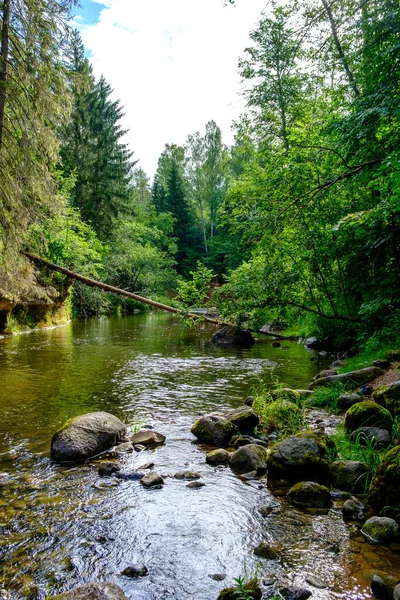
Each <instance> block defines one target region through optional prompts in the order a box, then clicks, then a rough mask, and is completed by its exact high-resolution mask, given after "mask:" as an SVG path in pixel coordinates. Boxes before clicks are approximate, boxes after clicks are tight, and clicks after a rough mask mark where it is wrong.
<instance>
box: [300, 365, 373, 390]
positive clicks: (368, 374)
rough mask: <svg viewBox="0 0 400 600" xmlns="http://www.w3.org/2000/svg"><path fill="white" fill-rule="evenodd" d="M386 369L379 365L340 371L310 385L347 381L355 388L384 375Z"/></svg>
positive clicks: (316, 385) (311, 387)
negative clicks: (344, 371) (347, 371)
mask: <svg viewBox="0 0 400 600" xmlns="http://www.w3.org/2000/svg"><path fill="white" fill-rule="evenodd" d="M384 374H385V371H384V370H383V369H380V368H379V367H366V368H365V369H359V370H358V371H350V372H349V373H340V374H339V375H329V376H328V377H320V378H319V379H316V380H315V381H313V382H312V383H311V385H310V386H309V388H310V390H312V389H314V388H316V387H319V386H321V385H322V386H326V385H332V384H333V383H345V384H346V385H348V386H352V387H353V388H356V387H358V386H359V385H364V384H365V383H369V382H370V381H372V380H373V379H376V378H377V377H380V376H381V375H384Z"/></svg>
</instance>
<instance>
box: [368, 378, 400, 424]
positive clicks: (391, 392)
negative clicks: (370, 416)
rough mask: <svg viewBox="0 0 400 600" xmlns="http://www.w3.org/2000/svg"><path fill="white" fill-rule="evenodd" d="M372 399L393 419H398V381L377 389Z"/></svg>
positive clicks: (399, 401) (399, 391) (399, 395)
mask: <svg viewBox="0 0 400 600" xmlns="http://www.w3.org/2000/svg"><path fill="white" fill-rule="evenodd" d="M372 397H373V399H374V400H375V402H377V403H378V404H380V405H381V406H383V407H384V408H386V409H387V410H388V411H389V412H390V414H391V415H392V416H393V417H400V381H395V382H394V383H391V384H390V385H384V386H381V387H379V388H378V389H377V390H375V391H374V393H373V394H372Z"/></svg>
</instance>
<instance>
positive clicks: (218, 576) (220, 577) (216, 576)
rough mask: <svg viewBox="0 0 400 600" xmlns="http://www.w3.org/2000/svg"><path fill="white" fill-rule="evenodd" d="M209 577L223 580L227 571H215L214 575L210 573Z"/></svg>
mask: <svg viewBox="0 0 400 600" xmlns="http://www.w3.org/2000/svg"><path fill="white" fill-rule="evenodd" d="M209 577H211V579H214V581H223V580H224V579H225V577H226V575H225V573H213V574H212V575H209Z"/></svg>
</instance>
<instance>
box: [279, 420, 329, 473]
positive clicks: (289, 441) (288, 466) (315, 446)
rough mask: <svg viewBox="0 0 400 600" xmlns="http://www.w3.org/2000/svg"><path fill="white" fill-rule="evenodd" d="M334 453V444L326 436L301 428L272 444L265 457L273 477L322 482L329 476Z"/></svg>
mask: <svg viewBox="0 0 400 600" xmlns="http://www.w3.org/2000/svg"><path fill="white" fill-rule="evenodd" d="M335 456H336V448H335V444H334V442H333V441H332V440H331V439H330V438H329V437H328V436H326V435H323V434H317V433H314V432H312V431H301V432H299V433H298V434H296V435H291V436H289V437H287V438H285V439H284V440H283V441H282V442H279V443H278V444H275V446H274V447H273V448H272V450H271V452H270V454H269V455H268V458H267V466H268V474H269V475H270V476H271V477H272V478H276V479H280V478H283V479H289V480H290V481H306V480H308V481H310V480H313V481H317V482H318V483H325V482H327V481H329V480H330V478H331V462H332V460H334V459H335Z"/></svg>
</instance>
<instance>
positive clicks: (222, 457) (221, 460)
mask: <svg viewBox="0 0 400 600" xmlns="http://www.w3.org/2000/svg"><path fill="white" fill-rule="evenodd" d="M230 456H231V455H230V453H229V452H227V451H226V450H224V449H223V448H218V449H217V450H211V452H208V453H207V455H206V463H207V464H209V465H227V464H228V462H229V459H230Z"/></svg>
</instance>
